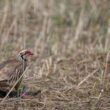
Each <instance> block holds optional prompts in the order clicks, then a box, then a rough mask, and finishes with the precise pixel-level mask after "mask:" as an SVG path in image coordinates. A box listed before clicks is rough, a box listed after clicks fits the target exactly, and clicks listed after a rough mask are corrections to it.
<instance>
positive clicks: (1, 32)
mask: <svg viewBox="0 0 110 110" xmlns="http://www.w3.org/2000/svg"><path fill="white" fill-rule="evenodd" d="M109 5H110V2H109V1H108V0H102V1H100V0H84V1H80V0H68V1H67V0H60V1H58V0H47V1H44V0H31V1H30V0H23V1H22V0H0V51H1V54H0V57H7V56H9V55H10V54H11V53H12V52H13V51H15V50H16V51H17V50H21V49H23V48H33V49H34V51H35V52H39V53H40V56H42V55H43V56H51V55H62V54H73V53H74V52H76V51H78V50H79V49H81V48H82V49H86V50H87V49H88V50H89V51H94V50H96V51H107V50H109V47H110V45H109V40H110V38H109V34H110V29H109V28H110V19H109V16H110V13H109ZM44 53H45V54H44Z"/></svg>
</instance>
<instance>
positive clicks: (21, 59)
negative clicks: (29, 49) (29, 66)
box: [17, 55, 27, 62]
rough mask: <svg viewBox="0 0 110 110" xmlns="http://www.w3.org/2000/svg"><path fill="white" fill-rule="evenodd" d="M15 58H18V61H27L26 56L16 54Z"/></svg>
mask: <svg viewBox="0 0 110 110" xmlns="http://www.w3.org/2000/svg"><path fill="white" fill-rule="evenodd" d="M17 59H18V60H19V61H20V62H27V59H26V57H24V56H23V55H18V56H17Z"/></svg>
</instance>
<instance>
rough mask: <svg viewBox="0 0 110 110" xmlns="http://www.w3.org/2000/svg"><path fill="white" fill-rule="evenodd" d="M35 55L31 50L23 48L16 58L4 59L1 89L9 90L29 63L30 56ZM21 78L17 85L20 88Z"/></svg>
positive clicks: (0, 75)
mask: <svg viewBox="0 0 110 110" xmlns="http://www.w3.org/2000/svg"><path fill="white" fill-rule="evenodd" d="M31 55H33V53H32V52H31V51H30V50H27V49H26V50H22V51H21V52H20V53H19V54H18V55H17V57H16V58H14V59H10V60H7V61H4V62H2V63H1V64H0V90H2V91H8V90H9V89H10V88H11V87H12V86H13V85H14V84H15V83H16V81H17V80H18V79H19V78H20V76H21V75H22V74H23V72H24V71H25V69H26V67H27V65H28V58H29V56H31ZM20 83H21V80H20V81H19V82H18V83H17V85H16V86H15V90H17V89H18V88H19V85H20Z"/></svg>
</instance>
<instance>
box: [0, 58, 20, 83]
mask: <svg viewBox="0 0 110 110" xmlns="http://www.w3.org/2000/svg"><path fill="white" fill-rule="evenodd" d="M19 65H21V62H19V61H17V60H16V59H14V60H8V61H5V62H3V63H1V64H0V82H5V81H7V80H9V78H10V77H11V74H13V73H14V71H16V67H17V66H19Z"/></svg>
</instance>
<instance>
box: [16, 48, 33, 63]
mask: <svg viewBox="0 0 110 110" xmlns="http://www.w3.org/2000/svg"><path fill="white" fill-rule="evenodd" d="M33 55H34V54H33V52H32V50H30V49H24V50H22V51H20V52H19V54H18V57H19V59H20V60H22V61H27V60H28V59H29V58H30V57H31V56H33Z"/></svg>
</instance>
